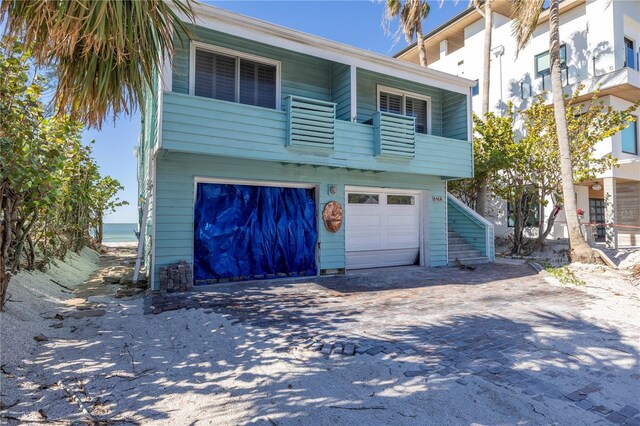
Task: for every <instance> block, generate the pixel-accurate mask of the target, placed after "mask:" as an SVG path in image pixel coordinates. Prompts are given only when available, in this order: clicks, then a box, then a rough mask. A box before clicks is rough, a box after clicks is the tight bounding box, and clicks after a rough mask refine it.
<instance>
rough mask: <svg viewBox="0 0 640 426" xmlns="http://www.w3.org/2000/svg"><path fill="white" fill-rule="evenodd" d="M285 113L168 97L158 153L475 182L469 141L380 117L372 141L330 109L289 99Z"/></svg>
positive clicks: (407, 120) (366, 127) (364, 129)
mask: <svg viewBox="0 0 640 426" xmlns="http://www.w3.org/2000/svg"><path fill="white" fill-rule="evenodd" d="M286 107H287V108H286V109H287V111H279V110H275V109H269V108H261V107H256V106H251V105H244V104H238V103H232V102H227V101H220V100H216V99H207V98H202V97H198V96H190V95H185V94H179V93H173V92H165V93H164V97H163V109H162V120H163V121H162V148H163V149H166V150H168V151H178V152H185V153H196V154H209V155H217V156H224V157H231V158H244V159H254V160H261V161H273V162H281V163H291V164H299V165H301V164H309V165H313V166H324V167H335V168H348V169H358V170H372V171H383V172H397V173H416V174H422V175H434V176H447V177H451V178H466V177H470V176H472V174H473V146H472V144H471V143H470V142H469V141H467V140H461V139H455V138H449V137H442V136H437V135H430V134H423V133H415V130H414V127H413V126H414V124H413V118H411V117H403V116H400V118H398V117H396V116H395V115H393V114H391V115H387V114H384V116H382V117H379V119H380V126H379V130H380V131H379V132H378V134H376V131H375V129H374V126H373V125H371V124H365V123H352V122H350V121H344V120H337V119H334V118H333V104H331V103H328V102H323V101H315V100H313V102H311V101H306V100H305V101H304V102H303V101H301V100H299V98H298V99H295V98H294V99H293V102H292V103H291V104H290V105H286ZM327 108H328V111H327ZM387 118H394V120H395V121H392V120H387ZM317 124H318V125H317ZM392 144H393V145H392ZM398 160H402V161H398Z"/></svg>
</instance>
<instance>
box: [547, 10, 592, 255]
mask: <svg viewBox="0 0 640 426" xmlns="http://www.w3.org/2000/svg"><path fill="white" fill-rule="evenodd" d="M559 26H560V25H559V13H558V0H551V4H550V7H549V55H550V57H551V92H552V94H553V111H554V116H555V120H556V132H557V133H558V151H559V153H560V170H561V173H562V196H563V198H564V211H565V216H566V218H567V228H568V231H569V247H570V249H571V250H570V260H571V261H572V262H594V261H595V256H594V253H593V251H592V250H591V248H590V247H589V246H588V245H587V243H586V241H585V240H584V238H583V237H582V231H581V230H580V222H579V221H578V207H577V203H576V191H575V185H574V182H573V166H572V164H573V163H572V161H571V147H570V144H569V134H568V131H567V122H566V112H565V107H564V97H563V93H562V75H561V70H560V28H559Z"/></svg>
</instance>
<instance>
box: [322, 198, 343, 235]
mask: <svg viewBox="0 0 640 426" xmlns="http://www.w3.org/2000/svg"><path fill="white" fill-rule="evenodd" d="M322 220H323V221H324V226H325V228H327V231H329V232H334V233H335V232H338V230H339V229H340V227H341V226H342V206H341V205H340V203H338V202H337V201H330V202H328V203H327V205H326V206H324V210H323V211H322Z"/></svg>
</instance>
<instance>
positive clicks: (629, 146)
mask: <svg viewBox="0 0 640 426" xmlns="http://www.w3.org/2000/svg"><path fill="white" fill-rule="evenodd" d="M635 119H636V121H632V122H631V123H629V125H628V126H627V127H625V128H624V129H623V130H622V132H620V134H621V136H622V152H624V153H627V154H634V155H638V117H635Z"/></svg>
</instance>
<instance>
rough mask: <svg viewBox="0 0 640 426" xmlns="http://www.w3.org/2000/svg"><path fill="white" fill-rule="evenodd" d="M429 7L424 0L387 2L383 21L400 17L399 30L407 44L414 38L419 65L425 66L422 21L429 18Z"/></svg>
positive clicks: (425, 51)
mask: <svg viewBox="0 0 640 426" xmlns="http://www.w3.org/2000/svg"><path fill="white" fill-rule="evenodd" d="M429 10H430V8H429V5H428V4H427V2H426V0H406V1H405V2H404V3H403V2H402V1H401V0H387V1H386V4H385V10H384V16H383V20H384V21H385V22H389V21H391V20H392V19H394V18H395V17H397V16H399V17H400V28H401V29H402V32H403V33H404V36H405V38H406V39H407V41H408V42H409V43H411V42H412V41H413V38H414V37H415V38H416V40H417V44H418V57H419V58H420V65H422V66H423V67H426V66H427V49H426V48H425V47H424V40H423V35H422V21H423V20H424V19H427V17H428V16H429Z"/></svg>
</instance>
